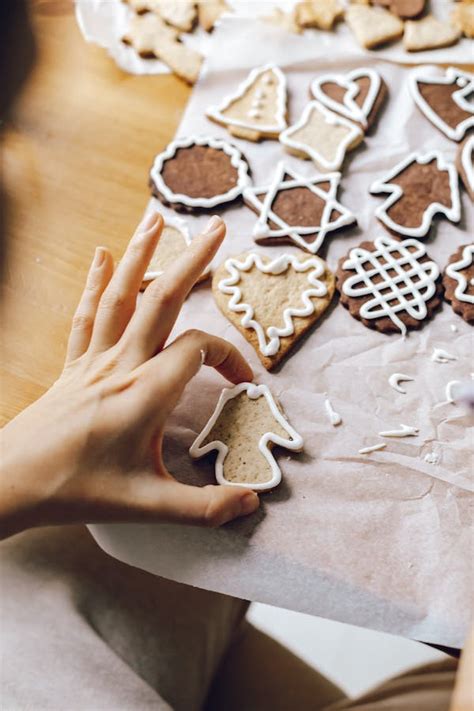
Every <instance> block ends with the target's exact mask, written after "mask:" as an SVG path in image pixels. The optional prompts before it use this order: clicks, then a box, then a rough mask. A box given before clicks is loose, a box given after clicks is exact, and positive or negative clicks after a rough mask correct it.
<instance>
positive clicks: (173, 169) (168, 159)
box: [150, 136, 250, 212]
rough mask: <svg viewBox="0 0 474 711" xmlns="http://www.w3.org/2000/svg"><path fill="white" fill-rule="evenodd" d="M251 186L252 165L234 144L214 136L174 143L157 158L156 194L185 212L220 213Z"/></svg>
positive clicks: (153, 183)
mask: <svg viewBox="0 0 474 711" xmlns="http://www.w3.org/2000/svg"><path fill="white" fill-rule="evenodd" d="M249 184H250V175H249V166H248V163H247V161H246V160H245V158H244V156H243V155H242V153H241V152H240V151H239V150H238V149H237V148H236V147H235V146H234V145H232V144H231V143H228V142H227V141H224V140H222V139H221V138H213V137H211V136H189V137H187V138H179V139H177V140H175V141H172V142H171V143H170V144H169V145H168V147H167V148H166V150H165V151H163V153H160V154H159V155H157V156H156V158H155V161H154V163H153V167H152V169H151V172H150V187H151V191H152V194H153V195H154V196H155V197H157V198H158V199H159V200H161V202H162V203H164V204H165V205H168V206H169V207H172V208H173V209H175V210H178V211H181V212H199V211H207V210H216V209H218V208H220V207H224V206H225V205H228V204H229V203H232V202H234V201H235V200H237V199H239V198H240V197H241V195H242V191H243V189H244V188H245V187H247V186H248V185H249Z"/></svg>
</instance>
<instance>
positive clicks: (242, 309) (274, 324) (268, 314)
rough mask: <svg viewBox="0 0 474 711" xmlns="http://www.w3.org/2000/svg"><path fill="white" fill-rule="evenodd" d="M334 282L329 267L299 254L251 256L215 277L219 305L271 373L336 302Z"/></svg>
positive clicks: (225, 265)
mask: <svg viewBox="0 0 474 711" xmlns="http://www.w3.org/2000/svg"><path fill="white" fill-rule="evenodd" d="M334 289H335V278H334V275H333V274H332V272H330V271H329V269H328V267H327V266H326V264H325V262H323V260H322V259H320V258H319V257H316V256H309V255H308V254H306V253H305V252H302V251H300V250H298V251H297V252H293V253H291V254H281V255H279V256H278V257H275V258H273V259H271V258H268V257H266V256H263V255H261V254H259V253H257V252H247V253H244V254H240V255H238V256H236V257H230V258H229V259H227V260H226V261H225V262H224V263H223V264H222V265H221V266H220V267H219V268H218V269H217V270H216V272H215V274H214V278H213V281H212V290H213V293H214V298H215V300H216V303H217V305H218V306H219V308H220V309H221V311H222V313H223V314H224V315H225V316H226V317H227V318H228V319H229V321H230V322H231V323H232V324H233V325H234V326H235V327H236V328H237V329H238V330H239V331H240V332H241V333H242V335H243V336H244V337H245V338H246V339H247V340H248V341H249V343H250V344H251V345H252V346H253V347H254V348H255V350H256V352H257V355H258V357H259V358H260V360H261V361H262V363H263V365H264V366H265V368H266V369H267V370H272V369H273V368H274V367H275V366H276V365H277V364H278V363H279V362H280V361H281V360H282V359H283V358H284V357H285V356H286V354H287V353H288V352H289V351H290V350H291V348H292V347H293V346H294V345H295V343H296V342H297V341H298V340H299V339H300V338H301V337H302V336H303V335H304V334H305V333H306V331H308V329H309V328H311V326H312V325H313V324H314V323H315V322H316V321H317V320H318V319H319V318H320V316H322V314H323V313H324V312H325V311H326V309H327V307H328V306H329V304H330V303H331V299H332V297H333V294H334Z"/></svg>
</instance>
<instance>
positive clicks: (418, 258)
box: [336, 236, 443, 335]
mask: <svg viewBox="0 0 474 711" xmlns="http://www.w3.org/2000/svg"><path fill="white" fill-rule="evenodd" d="M336 287H337V289H338V291H339V293H340V295H341V303H342V305H343V306H344V307H345V308H346V309H348V310H349V312H350V314H351V316H353V317H354V318H356V319H358V320H359V321H362V323H363V324H364V326H367V327H368V328H374V329H376V330H377V331H380V332H381V333H392V332H398V333H401V334H402V335H405V334H406V332H407V331H408V330H411V329H417V328H421V326H422V325H423V322H424V321H426V320H427V319H430V318H431V317H432V315H433V313H434V311H435V310H436V309H437V308H438V307H439V305H440V303H441V300H442V294H443V287H442V284H441V279H440V272H439V268H438V266H437V264H435V262H432V261H431V260H430V259H429V257H428V255H427V254H426V248H425V246H424V245H423V244H422V243H421V242H418V241H417V240H414V239H407V240H403V241H402V242H399V241H397V240H395V239H393V238H391V237H388V236H384V237H377V238H376V239H375V240H374V241H373V242H362V243H361V244H360V245H359V246H358V247H354V248H353V249H351V251H350V252H349V254H348V255H347V257H343V258H342V259H341V260H340V261H339V266H338V270H337V272H336Z"/></svg>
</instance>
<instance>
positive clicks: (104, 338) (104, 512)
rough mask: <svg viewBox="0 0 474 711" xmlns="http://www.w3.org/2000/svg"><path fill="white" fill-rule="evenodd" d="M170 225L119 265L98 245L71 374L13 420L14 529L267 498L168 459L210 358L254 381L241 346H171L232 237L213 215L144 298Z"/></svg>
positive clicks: (183, 339)
mask: <svg viewBox="0 0 474 711" xmlns="http://www.w3.org/2000/svg"><path fill="white" fill-rule="evenodd" d="M162 228H163V219H162V217H161V216H160V215H159V214H158V213H156V212H155V213H153V214H151V215H149V216H148V217H146V218H145V219H144V220H143V222H142V223H141V224H140V225H139V227H138V228H137V230H136V232H135V234H134V236H133V238H132V240H131V242H130V244H129V245H128V248H127V251H126V252H125V254H124V257H123V259H122V260H121V262H120V264H119V265H118V267H117V269H116V270H115V273H114V266H113V260H112V256H111V254H110V252H109V251H108V250H107V249H105V248H103V247H98V248H97V250H96V253H95V257H94V260H93V263H92V266H91V268H90V271H89V275H88V277H87V283H86V287H85V290H84V292H83V294H82V298H81V301H80V303H79V306H78V308H77V311H76V314H75V316H74V319H73V324H72V330H71V334H70V338H69V344H68V351H67V358H66V364H65V367H64V371H63V373H62V375H61V377H60V378H59V380H58V381H57V382H56V383H55V384H54V385H53V387H52V388H51V389H50V390H49V391H47V392H46V393H45V394H44V395H43V396H42V397H41V398H40V399H39V400H38V401H37V402H35V403H33V404H32V405H31V406H30V407H28V408H27V409H26V410H25V411H24V412H22V413H21V414H20V415H19V416H18V417H16V418H15V419H14V420H12V421H11V422H10V423H9V424H8V425H7V426H6V427H5V428H4V429H3V431H2V475H1V479H0V487H1V496H0V525H1V529H2V530H1V533H2V535H3V537H5V536H8V535H11V534H12V533H16V532H18V531H20V530H23V529H25V528H29V527H32V526H40V525H46V524H48V525H49V524H62V523H75V522H76V523H77V522H103V521H160V522H164V521H167V522H182V523H188V524H199V525H208V526H219V525H221V524H223V523H225V522H227V521H230V520H231V519H233V518H236V517H237V516H241V515H246V514H249V513H251V512H252V511H254V510H255V509H256V508H257V507H258V506H259V499H258V496H257V495H256V494H255V493H254V492H252V491H250V490H247V489H241V488H239V487H230V486H211V485H210V486H204V487H195V486H187V485H185V484H181V483H179V482H177V481H176V479H175V478H174V477H173V476H172V474H170V473H169V472H168V471H167V470H166V467H165V465H164V463H163V458H162V442H163V430H164V426H165V423H166V420H167V418H168V416H169V414H170V413H171V412H172V411H173V409H174V408H175V406H176V404H177V403H178V401H179V399H180V397H181V395H182V393H183V390H184V388H185V386H186V384H187V383H188V382H189V380H191V378H193V376H194V375H196V373H197V372H198V371H199V369H200V367H201V365H202V364H205V365H209V366H211V367H213V368H216V370H217V371H218V372H219V373H221V374H222V375H223V376H224V377H225V378H227V380H230V381H231V382H232V383H235V384H237V383H240V382H243V381H247V380H252V377H253V373H252V370H251V368H250V366H249V365H248V363H247V362H246V361H245V360H244V358H243V357H242V356H241V355H240V353H239V352H238V351H237V349H236V348H235V347H234V346H233V345H231V344H230V343H228V342H227V341H225V340H223V339H221V338H217V337H216V336H212V335H209V334H207V333H203V332H201V331H197V330H192V331H186V332H185V333H183V334H182V335H180V336H179V337H178V338H176V340H175V341H173V342H172V343H170V344H168V345H167V340H168V337H169V335H170V332H171V329H172V328H173V325H174V323H175V321H176V318H177V316H178V314H179V311H180V309H181V306H182V304H183V301H184V300H185V298H186V296H187V294H188V293H189V291H190V290H191V288H192V287H193V285H194V283H195V282H196V280H197V279H198V277H199V276H200V275H201V273H202V271H203V270H204V268H205V267H206V266H207V265H208V264H209V262H210V261H211V259H212V258H213V256H214V255H215V253H216V251H217V249H218V247H219V245H220V244H221V242H222V240H223V239H224V235H225V225H224V222H223V221H222V220H221V219H220V218H218V217H213V218H212V219H211V220H210V222H209V224H208V225H207V228H206V230H205V232H204V233H202V234H201V235H200V236H199V237H196V238H195V239H194V240H193V242H192V244H191V245H190V246H189V247H188V248H187V249H186V250H185V251H184V252H183V254H182V255H181V257H180V258H179V259H178V260H177V261H176V262H175V264H174V265H173V266H172V267H171V268H170V269H168V270H167V272H166V273H165V274H163V275H162V276H160V277H158V279H156V280H155V281H154V282H152V283H151V284H150V286H149V287H148V289H147V290H146V292H145V294H144V295H143V299H142V301H141V304H140V307H139V308H136V299H137V295H138V291H139V288H140V285H141V282H142V278H143V275H144V273H145V270H146V268H147V266H148V263H149V261H150V258H151V256H152V254H153V252H154V250H155V247H156V244H157V242H158V239H159V236H160V234H161V231H162Z"/></svg>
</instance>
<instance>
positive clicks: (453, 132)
mask: <svg viewBox="0 0 474 711" xmlns="http://www.w3.org/2000/svg"><path fill="white" fill-rule="evenodd" d="M409 87H410V92H411V95H412V96H413V99H414V100H415V103H416V105H417V106H418V108H419V109H420V111H421V112H422V113H423V114H424V115H425V116H426V118H427V119H429V120H430V121H431V123H432V124H434V125H435V126H436V128H438V129H439V130H440V131H441V132H442V133H444V135H445V136H447V137H448V138H450V139H451V140H452V141H462V139H463V138H464V136H465V134H466V133H467V131H468V130H469V129H471V128H474V105H473V104H472V103H471V102H469V97H470V96H471V95H472V93H473V92H474V78H473V76H472V75H471V74H469V73H468V72H463V71H461V70H460V69H455V68H454V67H449V69H446V72H445V74H444V76H438V75H436V76H435V75H432V74H430V73H427V72H426V70H423V69H420V70H419V71H417V72H416V73H415V74H412V75H411V76H410V78H409Z"/></svg>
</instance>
